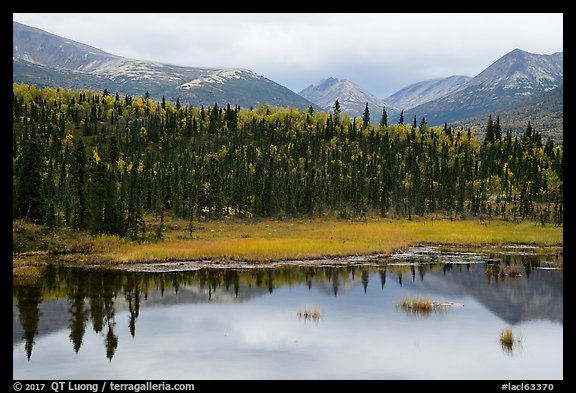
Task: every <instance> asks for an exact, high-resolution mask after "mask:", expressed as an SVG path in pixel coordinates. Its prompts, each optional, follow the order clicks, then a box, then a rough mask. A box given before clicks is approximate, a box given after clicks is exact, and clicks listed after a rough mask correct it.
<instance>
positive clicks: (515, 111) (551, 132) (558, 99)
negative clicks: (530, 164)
mask: <svg viewBox="0 0 576 393" xmlns="http://www.w3.org/2000/svg"><path fill="white" fill-rule="evenodd" d="M563 96H564V84H562V85H560V86H559V87H557V88H555V89H554V90H550V91H547V92H546V93H543V94H541V95H538V96H536V97H534V98H532V99H531V100H530V101H528V102H526V103H525V104H522V105H520V106H517V107H514V108H511V109H506V110H502V111H496V112H494V113H492V119H494V120H496V116H500V125H501V127H502V129H503V130H508V129H511V130H512V131H513V132H516V133H523V132H524V131H525V130H526V126H527V124H528V121H530V123H531V125H532V128H533V129H534V130H536V131H538V132H540V133H542V134H543V135H544V136H546V137H550V138H551V139H552V140H553V141H554V142H556V143H560V144H562V143H563V139H564V138H563V133H564V116H563V114H564V99H563ZM487 123H488V115H483V116H475V117H472V118H468V119H464V120H459V121H456V122H453V123H452V127H456V128H460V127H464V129H468V128H470V127H474V130H475V131H476V134H477V135H481V134H483V132H484V129H485V128H486V124H487Z"/></svg>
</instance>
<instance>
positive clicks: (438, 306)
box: [399, 296, 451, 317]
mask: <svg viewBox="0 0 576 393" xmlns="http://www.w3.org/2000/svg"><path fill="white" fill-rule="evenodd" d="M450 305H451V303H442V302H433V301H432V300H430V299H428V298H424V297H422V298H410V297H408V296H405V297H404V298H403V299H402V301H401V302H400V303H399V306H400V307H401V308H402V309H403V310H404V311H405V312H406V313H408V314H411V315H417V316H425V317H427V316H430V315H432V313H434V312H441V311H444V310H446V308H447V307H448V306H450Z"/></svg>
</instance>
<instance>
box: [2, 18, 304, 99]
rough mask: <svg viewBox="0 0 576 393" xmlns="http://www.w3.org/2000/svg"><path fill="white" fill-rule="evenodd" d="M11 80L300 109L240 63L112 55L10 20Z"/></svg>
mask: <svg viewBox="0 0 576 393" xmlns="http://www.w3.org/2000/svg"><path fill="white" fill-rule="evenodd" d="M12 38H13V43H12V59H13V74H12V79H13V81H14V82H24V83H34V84H37V85H38V86H39V87H44V86H50V87H64V88H74V89H79V88H90V89H94V90H103V89H104V88H107V89H108V90H109V91H112V92H116V91H118V92H121V93H122V94H129V95H140V96H144V94H145V93H146V91H148V92H149V94H150V96H151V97H152V98H153V99H160V98H161V97H162V96H164V97H165V98H166V99H167V100H170V101H176V99H177V98H179V99H180V101H181V102H183V103H187V104H191V105H195V106H199V105H213V104H214V103H218V104H219V105H222V106H224V105H226V104H228V103H230V104H231V105H235V104H238V105H240V106H241V107H250V106H256V105H258V104H270V105H272V106H284V107H297V108H299V109H306V108H308V107H309V106H310V105H311V102H309V101H307V100H306V99H304V98H303V97H301V96H299V95H298V94H296V93H294V92H293V91H291V90H290V89H288V88H286V87H284V86H281V85H280V84H278V83H276V82H274V81H271V80H270V79H267V78H265V77H263V76H261V75H258V74H256V73H255V72H252V71H250V70H247V69H243V68H200V67H183V66H175V65H169V64H163V63H159V62H153V61H145V60H136V59H130V58H127V57H122V56H117V55H113V54H110V53H107V52H104V51H102V50H100V49H97V48H94V47H91V46H89V45H85V44H82V43H79V42H76V41H73V40H69V39H66V38H63V37H60V36H57V35H54V34H51V33H48V32H46V31H43V30H40V29H37V28H34V27H30V26H26V25H23V24H21V23H18V22H13V34H12Z"/></svg>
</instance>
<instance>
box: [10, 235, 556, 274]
mask: <svg viewBox="0 0 576 393" xmlns="http://www.w3.org/2000/svg"><path fill="white" fill-rule="evenodd" d="M413 248H429V249H440V251H449V252H457V251H462V250H465V251H464V253H466V254H468V253H474V254H499V255H551V256H552V255H558V252H559V251H560V250H563V244H562V243H559V244H544V245H542V244H536V243H509V244H499V245H497V244H478V245H465V244H460V243H429V242H427V243H414V244H409V245H408V246H407V247H404V248H400V249H395V250H392V251H390V252H387V253H374V254H368V255H332V256H325V257H321V258H299V259H278V260H268V261H257V260H252V261H251V260H234V259H227V260H223V259H218V260H150V261H133V262H129V263H109V262H107V263H99V262H96V261H94V262H93V263H90V264H86V263H79V262H63V261H59V260H55V261H42V262H39V263H38V264H36V265H23V266H14V267H13V277H14V278H16V277H26V276H35V275H38V274H41V273H42V271H43V269H44V268H45V267H46V266H48V265H49V264H60V265H62V266H66V267H77V268H86V269H105V270H121V271H129V272H144V273H147V272H153V273H157V272H163V273H168V272H185V271H192V270H200V269H206V268H213V269H259V268H262V269H273V268H277V267H285V266H301V267H322V266H351V265H352V266H385V265H392V266H396V265H403V264H404V263H403V262H391V260H394V259H396V258H398V255H401V254H403V253H406V252H408V250H410V249H413ZM505 250H516V251H505ZM526 250H536V251H537V252H535V253H534V252H528V251H526ZM543 251H544V252H543ZM433 252H435V250H434V251H433ZM561 253H562V254H563V251H561ZM395 256H396V257H395ZM464 263H466V262H464ZM30 273H32V274H30Z"/></svg>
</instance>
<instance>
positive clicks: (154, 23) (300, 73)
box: [13, 13, 563, 98]
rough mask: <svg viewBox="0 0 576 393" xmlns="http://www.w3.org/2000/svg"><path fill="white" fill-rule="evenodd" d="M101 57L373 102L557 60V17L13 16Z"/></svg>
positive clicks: (559, 41) (560, 17) (559, 37)
mask: <svg viewBox="0 0 576 393" xmlns="http://www.w3.org/2000/svg"><path fill="white" fill-rule="evenodd" d="M13 19H14V20H15V21H17V22H20V23H24V24H27V25H30V26H33V27H37V28H39V29H42V30H46V31H48V32H50V33H53V34H57V35H60V36H63V37H66V38H69V39H72V40H75V41H79V42H82V43H85V44H88V45H91V46H94V47H96V48H98V49H101V50H104V51H106V52H109V53H112V54H115V55H120V56H125V57H131V58H136V59H145V60H154V61H158V62H161V63H169V64H176V65H182V66H197V67H202V66H206V67H240V68H248V69H250V70H252V71H254V72H256V73H258V74H261V75H263V76H265V77H267V78H269V79H272V80H274V81H275V82H278V83H280V84H282V85H284V86H286V87H288V88H289V89H291V90H293V91H295V92H299V91H300V90H302V89H304V88H305V87H307V86H308V85H310V84H312V83H314V82H316V81H318V80H319V79H322V78H328V77H331V76H332V77H336V78H340V79H348V80H350V81H352V82H354V83H356V84H358V85H360V86H361V87H363V88H365V89H366V90H368V91H370V92H371V93H373V94H375V95H376V96H378V97H381V98H385V97H387V96H389V95H391V94H393V93H394V92H396V91H397V90H399V89H401V88H403V87H405V86H407V85H409V84H411V83H415V82H419V81H423V80H426V79H432V78H440V77H447V76H451V75H468V76H472V77H473V76H475V75H477V74H478V73H480V72H481V71H482V70H483V69H485V68H486V67H488V66H489V65H490V64H492V63H493V62H495V61H496V60H498V59H499V58H500V57H502V56H503V55H505V54H506V53H508V52H510V51H511V50H513V49H515V48H519V49H522V50H525V51H528V52H532V53H538V54H552V53H554V52H560V51H563V15H562V14H561V13H518V14H514V13H503V14H477V13H473V14H457V13H448V14H435V13H434V14H402V13H392V14H384V13H376V14H361V13H351V14H347V13H328V14H322V13H313V14H282V13H278V14H261V13H258V14H209V13H200V14H140V13H139V14H111V13H105V14H88V13H85V14H13Z"/></svg>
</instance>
